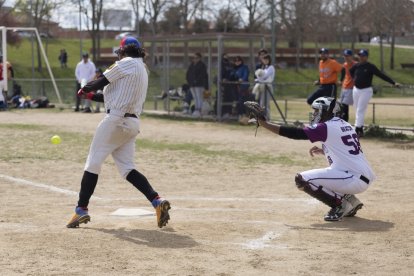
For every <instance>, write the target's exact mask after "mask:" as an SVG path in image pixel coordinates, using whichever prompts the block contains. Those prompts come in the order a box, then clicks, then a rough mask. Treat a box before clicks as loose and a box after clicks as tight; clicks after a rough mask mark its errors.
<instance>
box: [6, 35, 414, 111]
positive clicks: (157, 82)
mask: <svg viewBox="0 0 414 276" xmlns="http://www.w3.org/2000/svg"><path fill="white" fill-rule="evenodd" d="M118 43H119V41H116V40H114V39H103V40H102V41H101V47H102V48H108V47H109V48H112V47H114V46H117V45H118ZM31 45H32V44H31V43H30V40H28V39H23V40H22V43H21V44H20V45H19V46H17V47H16V46H12V47H9V48H8V60H9V61H10V62H11V63H12V64H13V67H14V69H15V77H16V78H17V79H32V78H34V79H35V81H20V82H19V84H21V85H22V87H23V92H24V94H29V95H32V96H39V95H42V94H44V93H46V96H48V97H49V98H50V99H51V100H52V101H55V100H56V96H55V95H54V92H53V91H54V90H53V87H52V85H51V83H50V82H39V81H36V79H40V78H49V73H48V71H47V70H46V67H45V63H44V62H42V65H43V71H42V72H38V71H37V70H32V47H31ZM79 45H80V41H79V40H78V39H49V40H48V41H47V43H46V41H44V47H45V50H46V52H47V55H48V59H49V63H50V65H51V67H52V71H53V75H54V77H55V78H56V79H58V81H57V85H58V88H59V91H60V94H61V96H62V98H63V100H64V102H65V103H72V102H73V97H74V90H75V82H74V70H75V67H76V64H77V63H78V62H79V60H80V58H79V56H80V52H81V49H80V46H79ZM82 45H83V49H82V51H89V49H90V48H91V40H90V39H83V40H82ZM278 46H281V47H282V46H283V47H284V45H283V44H279V45H278ZM327 46H328V47H330V48H339V45H335V44H331V45H327ZM343 46H344V47H347V46H349V45H343ZM63 48H64V49H66V51H67V53H68V68H60V64H59V60H58V56H59V52H60V49H63ZM357 48H358V49H359V48H368V49H369V51H370V61H371V62H373V63H374V64H376V65H378V66H379V59H380V53H379V47H378V46H371V45H362V44H361V45H357ZM246 50H247V48H246ZM34 51H35V52H36V48H34ZM389 57H390V48H389V47H384V62H385V67H384V68H385V72H386V73H387V74H389V75H390V76H391V77H392V78H393V79H395V80H396V81H397V82H400V83H404V84H410V83H412V82H413V81H412V74H413V70H412V69H401V66H400V64H401V63H404V62H409V61H412V60H414V50H412V49H402V48H396V50H395V68H396V69H394V70H390V69H389ZM34 65H35V67H37V60H36V59H35V60H34ZM185 71H186V69H185V68H176V67H174V68H171V69H170V72H169V82H170V85H171V86H173V87H178V86H181V85H182V84H183V83H185ZM151 72H152V73H151V74H150V88H149V98H152V97H151V96H153V95H158V94H160V93H161V90H162V89H161V87H162V84H163V83H164V77H163V72H162V69H160V68H156V67H153V68H151ZM212 75H213V76H214V75H215V70H214V69H213V73H212ZM317 77H318V72H317V69H316V68H310V69H300V70H299V71H298V72H296V71H295V70H294V69H291V68H289V69H280V68H279V69H277V73H276V84H277V87H276V89H277V91H276V93H277V95H279V96H280V97H282V98H290V97H306V96H307V95H308V94H309V93H310V92H312V91H313V90H314V89H315V87H314V86H313V85H312V82H313V81H314V80H315V79H317ZM63 79H65V80H63ZM250 80H252V77H251V78H250ZM286 83H288V84H286ZM292 83H300V85H292ZM284 84H285V85H284ZM383 84H386V83H384V82H383V81H382V80H380V79H378V78H374V85H383ZM211 90H212V92H213V93H214V92H215V90H216V87H215V86H213V87H212V88H211ZM45 91H46V92H45ZM405 93H406V91H402V90H396V89H382V90H381V91H380V93H379V94H377V95H376V96H377V97H378V96H402V95H404V94H405ZM409 93H412V91H409Z"/></svg>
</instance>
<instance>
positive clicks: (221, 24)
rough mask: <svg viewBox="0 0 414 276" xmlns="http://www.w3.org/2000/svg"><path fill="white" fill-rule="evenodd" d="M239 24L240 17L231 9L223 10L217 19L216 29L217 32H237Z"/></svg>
mask: <svg viewBox="0 0 414 276" xmlns="http://www.w3.org/2000/svg"><path fill="white" fill-rule="evenodd" d="M229 3H230V2H229ZM239 22H240V18H239V15H238V14H236V13H235V12H234V11H233V10H232V9H230V7H227V8H222V9H220V10H219V12H218V15H217V17H216V27H215V29H216V31H217V32H224V33H227V32H235V31H236V30H237V29H238V28H239Z"/></svg>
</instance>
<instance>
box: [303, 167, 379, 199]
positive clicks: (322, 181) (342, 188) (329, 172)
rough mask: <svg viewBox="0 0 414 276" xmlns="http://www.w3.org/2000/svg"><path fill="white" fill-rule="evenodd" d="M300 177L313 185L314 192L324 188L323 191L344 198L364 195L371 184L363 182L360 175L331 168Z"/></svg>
mask: <svg viewBox="0 0 414 276" xmlns="http://www.w3.org/2000/svg"><path fill="white" fill-rule="evenodd" d="M300 175H301V176H302V177H303V179H304V180H305V181H308V182H310V183H311V187H312V189H313V190H317V189H318V188H319V187H320V186H322V187H323V190H324V191H325V192H328V193H329V194H331V195H335V194H336V195H339V196H343V195H344V194H352V195H353V194H358V193H362V192H364V191H365V190H366V189H368V186H369V185H370V184H371V183H370V184H367V183H365V182H364V181H362V180H361V179H360V177H361V175H360V174H353V173H352V172H346V171H340V170H336V169H332V168H331V167H328V168H324V169H314V170H309V171H304V172H301V173H300Z"/></svg>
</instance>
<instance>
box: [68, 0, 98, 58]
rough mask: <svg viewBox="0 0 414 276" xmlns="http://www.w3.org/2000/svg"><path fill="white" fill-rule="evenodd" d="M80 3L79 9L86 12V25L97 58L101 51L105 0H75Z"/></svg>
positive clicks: (93, 54)
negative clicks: (101, 30) (101, 28)
mask: <svg viewBox="0 0 414 276" xmlns="http://www.w3.org/2000/svg"><path fill="white" fill-rule="evenodd" d="M74 1H75V2H76V3H77V4H78V5H79V10H80V11H82V12H83V13H84V15H85V16H86V18H87V19H88V20H87V21H86V27H87V29H88V32H89V36H90V37H91V40H92V57H93V60H96V59H97V57H98V56H99V53H100V48H101V38H100V25H101V21H102V15H103V4H104V0H77V1H76V0H74Z"/></svg>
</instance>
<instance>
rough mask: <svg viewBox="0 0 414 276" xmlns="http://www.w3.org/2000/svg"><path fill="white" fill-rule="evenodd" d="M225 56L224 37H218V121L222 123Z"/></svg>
mask: <svg viewBox="0 0 414 276" xmlns="http://www.w3.org/2000/svg"><path fill="white" fill-rule="evenodd" d="M222 54H223V36H222V35H219V36H218V37H217V95H216V97H217V119H218V121H221V115H222V114H221V105H222V99H221V70H222V68H221V55H222Z"/></svg>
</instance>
